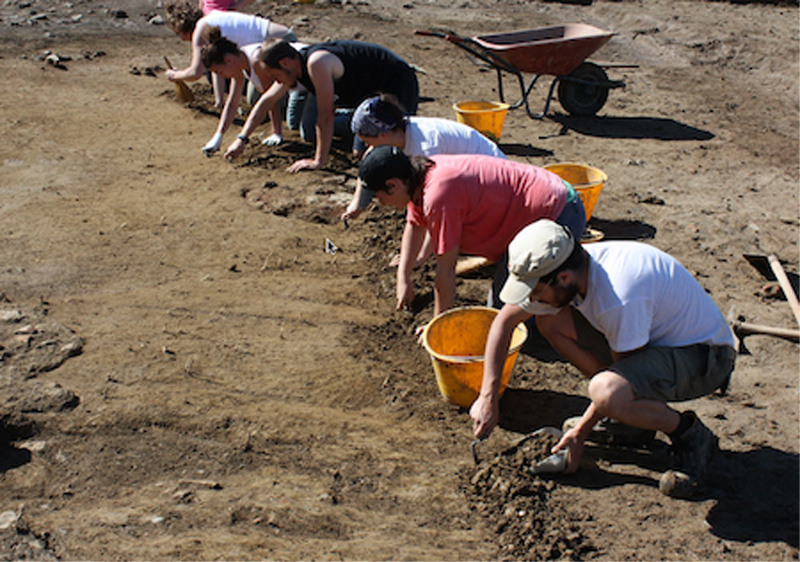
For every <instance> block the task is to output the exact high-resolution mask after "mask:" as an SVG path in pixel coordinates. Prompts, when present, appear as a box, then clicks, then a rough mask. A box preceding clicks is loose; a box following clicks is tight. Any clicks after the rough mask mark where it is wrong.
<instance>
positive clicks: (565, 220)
mask: <svg viewBox="0 0 800 562" xmlns="http://www.w3.org/2000/svg"><path fill="white" fill-rule="evenodd" d="M359 177H360V179H361V183H362V203H364V202H365V201H368V200H369V199H371V198H372V196H375V197H376V198H377V199H378V200H379V201H380V202H381V204H383V205H388V206H391V207H395V208H398V209H406V210H407V215H406V228H405V231H404V232H403V241H402V247H401V249H400V265H399V267H398V270H397V307H398V308H403V307H406V306H409V305H410V304H411V302H412V300H413V298H414V289H413V283H411V271H412V269H413V267H414V261H415V256H417V254H418V252H419V249H420V248H421V246H422V243H423V241H424V239H425V234H426V232H427V233H429V234H430V237H431V241H432V246H433V252H434V254H435V255H436V278H435V281H434V295H435V298H436V306H435V313H436V314H440V313H442V312H444V311H445V310H447V309H449V308H452V307H453V305H454V303H455V277H456V275H455V266H456V261H457V260H458V256H459V254H461V253H464V254H468V255H472V256H483V257H485V258H488V259H489V260H492V261H495V260H499V259H501V258H502V257H503V256H504V255H505V253H506V251H507V249H508V244H509V243H510V242H511V240H512V239H513V238H514V236H516V234H517V233H518V232H519V231H520V230H522V229H523V228H525V227H526V226H527V225H529V224H531V223H532V222H534V221H536V220H539V219H541V218H548V219H552V220H554V221H556V222H558V223H560V224H563V225H564V226H567V227H569V228H570V229H571V230H572V231H573V232H576V233H579V234H578V235H580V233H582V232H583V230H584V228H585V226H586V213H585V210H584V208H583V203H581V200H580V197H578V196H577V194H576V192H575V190H574V189H573V188H572V186H570V185H569V184H568V183H566V182H564V181H563V180H562V179H561V178H559V177H558V176H557V175H555V174H553V173H552V172H549V171H547V170H545V169H544V168H539V167H537V166H531V165H529V164H523V163H521V162H512V161H510V160H505V159H502V158H496V157H493V156H483V155H476V154H470V155H438V156H432V157H431V158H424V157H419V156H416V157H412V158H409V157H408V156H406V155H405V154H404V153H403V151H401V150H400V149H399V148H397V147H394V146H380V147H377V148H375V149H373V150H372V151H370V152H369V153H367V155H366V156H365V157H364V159H363V160H362V162H361V165H360V167H359ZM500 286H502V283H501V285H500Z"/></svg>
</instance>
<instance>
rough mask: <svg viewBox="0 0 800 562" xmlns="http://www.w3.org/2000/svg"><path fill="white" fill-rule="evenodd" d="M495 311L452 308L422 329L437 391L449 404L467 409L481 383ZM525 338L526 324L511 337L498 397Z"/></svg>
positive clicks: (518, 327) (526, 336)
mask: <svg viewBox="0 0 800 562" xmlns="http://www.w3.org/2000/svg"><path fill="white" fill-rule="evenodd" d="M497 313H498V310H496V309H494V308H488V307H485V306H470V307H462V308H453V309H450V310H448V311H446V312H443V313H442V314H440V315H438V316H436V317H435V318H434V319H433V320H431V321H430V322H429V323H428V325H427V326H426V327H425V331H424V332H423V334H422V341H423V345H424V346H425V349H426V350H427V351H428V353H429V354H430V356H431V362H432V363H433V371H434V373H436V382H437V383H438V384H439V391H440V392H441V393H442V396H443V397H444V398H445V400H447V401H448V402H452V403H453V404H458V405H459V406H462V407H464V408H469V407H470V406H471V405H472V403H473V402H474V401H475V399H476V398H477V397H478V393H479V392H480V389H481V384H482V382H483V353H484V350H485V348H486V338H487V337H488V335H489V327H490V326H491V325H492V320H494V317H495V316H497ZM527 338H528V329H527V328H526V327H525V324H519V325H518V326H517V327H516V328H515V329H514V333H513V334H512V336H511V345H510V346H509V350H508V356H507V357H506V362H505V364H504V365H503V374H502V377H501V379H500V395H501V396H502V394H503V392H504V391H505V389H506V386H507V385H508V380H509V378H510V377H511V371H512V370H513V369H514V364H515V363H516V361H517V356H518V355H519V350H520V348H521V347H522V344H523V343H525V340H526V339H527Z"/></svg>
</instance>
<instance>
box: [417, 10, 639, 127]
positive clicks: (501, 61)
mask: <svg viewBox="0 0 800 562" xmlns="http://www.w3.org/2000/svg"><path fill="white" fill-rule="evenodd" d="M414 33H415V34H416V35H422V36H427V37H440V38H442V39H445V40H447V41H449V42H451V43H453V44H454V45H455V46H457V47H459V48H460V49H462V50H464V51H465V52H466V53H467V57H468V58H469V59H470V60H471V61H472V62H473V63H475V64H476V65H478V66H483V67H488V68H493V69H494V70H496V71H497V87H498V93H499V95H500V101H502V102H503V103H506V101H505V98H504V91H503V73H508V74H511V75H512V76H515V77H516V78H517V81H518V83H519V87H520V93H521V97H520V99H519V100H518V101H517V102H515V103H510V104H509V105H510V106H511V109H516V108H518V107H520V106H522V105H524V106H525V110H526V111H527V113H528V115H529V116H530V117H532V118H534V119H542V118H544V117H545V116H546V115H547V112H548V110H549V108H550V102H551V100H552V99H553V93H554V92H555V91H556V87H557V88H558V101H559V103H560V104H561V106H562V107H563V108H564V109H565V110H566V111H567V112H568V113H569V114H571V115H595V114H596V113H597V112H598V111H599V110H600V108H602V107H603V105H605V103H606V101H607V100H608V91H609V90H610V89H612V88H622V87H624V86H625V83H624V82H622V81H619V80H609V79H608V75H607V74H606V71H605V69H604V67H603V66H600V65H599V64H595V63H592V62H588V61H586V59H587V58H588V57H590V56H591V55H592V54H593V53H594V52H595V51H597V50H598V49H599V48H600V47H602V46H603V45H605V44H606V43H607V42H608V40H609V39H611V38H612V37H613V36H614V35H615V34H614V33H612V32H610V31H605V30H602V29H599V28H597V27H594V26H591V25H588V24H583V23H569V24H565V25H557V26H552V27H542V28H538V29H529V30H524V31H513V32H509V33H495V34H490V35H479V36H477V37H462V36H460V35H458V34H456V33H454V32H452V31H438V30H429V31H419V30H418V31H415V32H414ZM604 66H605V67H606V68H609V67H610V66H612V65H604ZM613 66H615V67H617V68H619V67H631V66H634V65H613ZM523 73H527V74H533V75H534V76H533V78H531V80H530V81H529V82H528V83H527V85H526V83H525V78H524V76H523ZM542 76H553V77H554V78H553V81H552V82H551V84H550V90H549V92H548V94H547V99H546V100H545V104H544V110H543V111H542V112H541V113H534V112H533V111H531V108H530V105H529V103H528V96H529V95H530V93H531V91H532V90H533V87H534V86H535V85H536V82H537V81H538V80H539V78H540V77H542Z"/></svg>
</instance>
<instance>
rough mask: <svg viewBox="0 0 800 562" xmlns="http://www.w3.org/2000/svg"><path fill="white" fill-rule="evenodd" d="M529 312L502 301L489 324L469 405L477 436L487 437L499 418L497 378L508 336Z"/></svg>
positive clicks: (509, 343)
mask: <svg viewBox="0 0 800 562" xmlns="http://www.w3.org/2000/svg"><path fill="white" fill-rule="evenodd" d="M530 317H531V315H530V314H529V313H527V312H525V310H523V309H522V308H520V307H519V306H516V305H511V304H507V305H504V306H503V308H502V309H500V312H499V313H498V314H497V316H496V317H495V319H494V321H493V322H492V326H491V328H489V336H488V337H487V339H486V350H485V351H484V363H483V381H482V383H481V392H480V394H479V395H478V398H477V400H475V402H474V403H473V404H472V407H470V409H469V415H470V417H472V420H473V423H472V431H473V432H474V433H475V436H476V437H477V438H478V439H485V438H487V437H489V435H490V434H491V433H492V430H493V429H494V428H495V426H496V425H497V422H498V421H499V420H500V406H499V402H500V380H501V378H502V375H503V365H504V364H505V361H506V357H507V356H508V349H509V346H510V345H511V336H512V334H513V333H514V329H515V328H516V327H517V324H519V323H520V322H525V321H526V320H528V319H529V318H530Z"/></svg>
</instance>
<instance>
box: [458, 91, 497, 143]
mask: <svg viewBox="0 0 800 562" xmlns="http://www.w3.org/2000/svg"><path fill="white" fill-rule="evenodd" d="M509 107H510V106H509V105H508V104H507V103H501V102H497V101H461V102H458V103H455V104H453V109H455V111H456V120H457V121H458V122H459V123H463V124H465V125H469V126H470V127H472V128H473V129H476V130H478V131H480V132H481V133H483V134H484V135H485V136H487V137H489V138H490V139H492V140H493V141H495V142H497V141H498V140H500V135H501V134H502V133H503V124H504V123H505V121H506V114H507V113H508V108H509Z"/></svg>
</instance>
